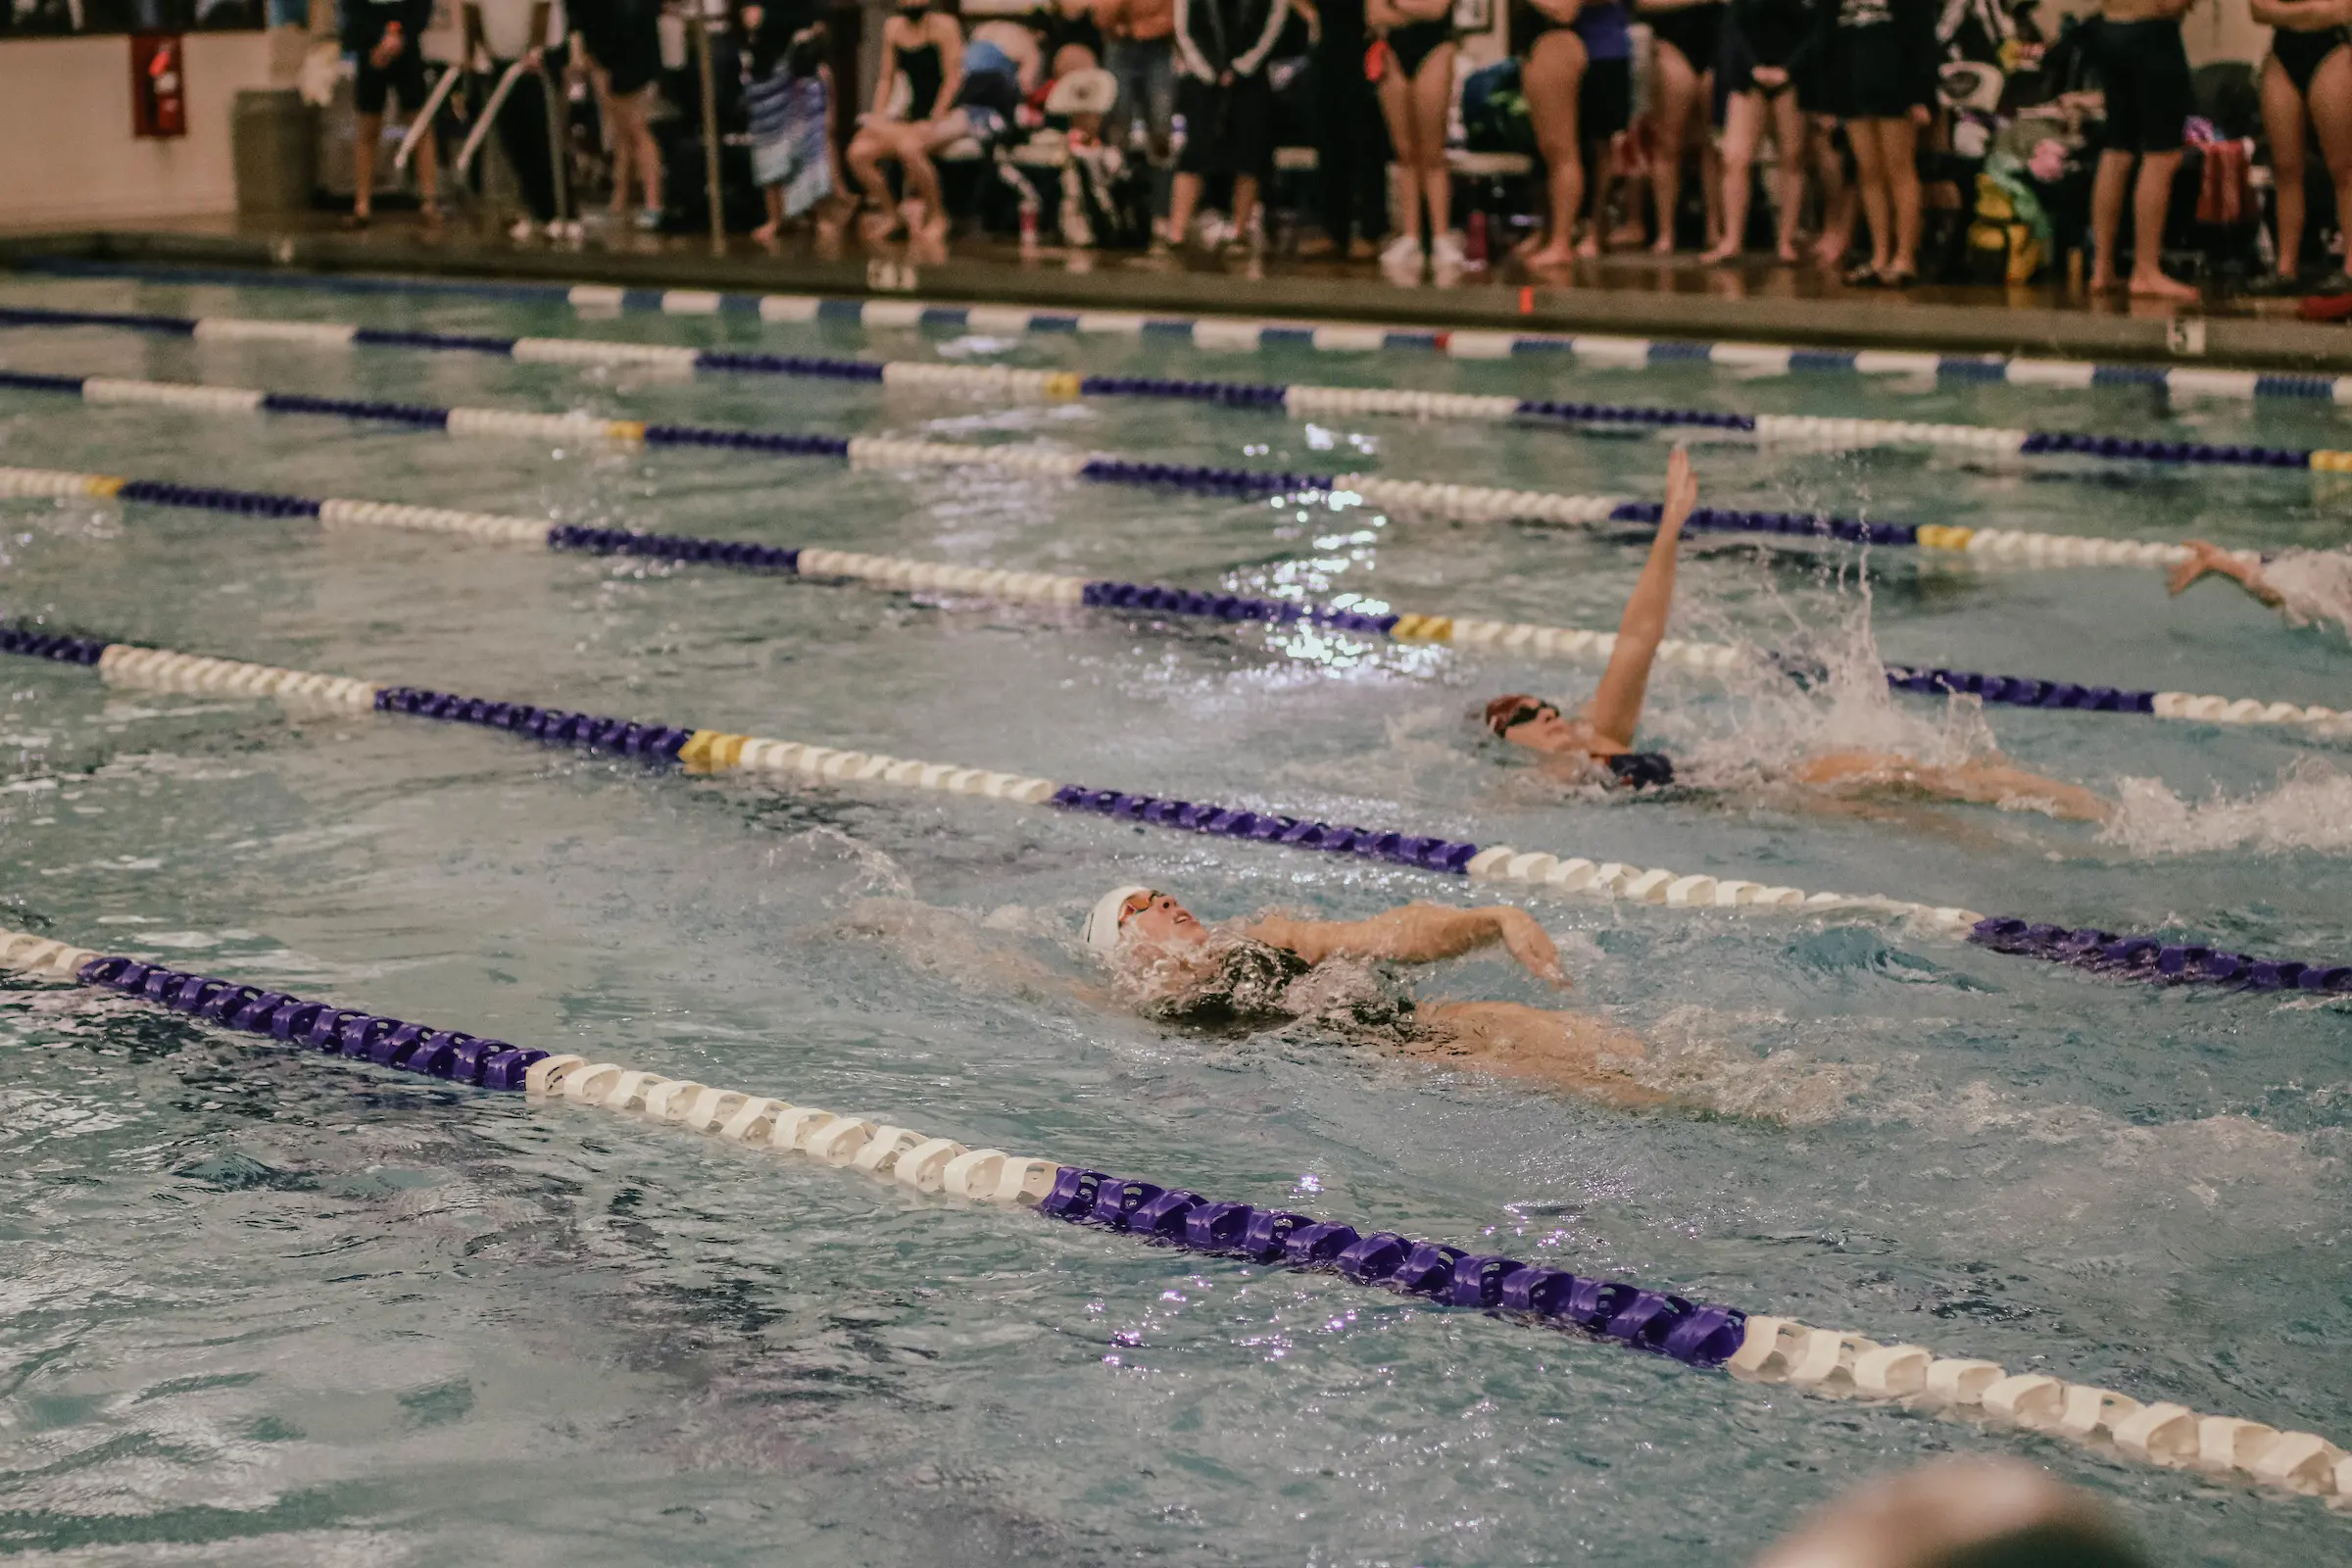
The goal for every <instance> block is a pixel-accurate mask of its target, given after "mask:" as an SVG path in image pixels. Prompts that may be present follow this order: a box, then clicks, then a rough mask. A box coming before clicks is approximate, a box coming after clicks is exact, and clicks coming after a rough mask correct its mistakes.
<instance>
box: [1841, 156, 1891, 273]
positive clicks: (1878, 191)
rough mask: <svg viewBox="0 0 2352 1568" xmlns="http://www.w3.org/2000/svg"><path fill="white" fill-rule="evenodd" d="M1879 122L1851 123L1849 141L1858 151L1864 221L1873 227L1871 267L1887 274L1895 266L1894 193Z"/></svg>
mask: <svg viewBox="0 0 2352 1568" xmlns="http://www.w3.org/2000/svg"><path fill="white" fill-rule="evenodd" d="M1885 123H1886V122H1884V121H1879V120H1849V121H1847V122H1846V123H1845V138H1846V141H1847V142H1848V143H1849V144H1851V146H1852V147H1853V149H1854V170H1855V181H1854V182H1855V184H1857V185H1859V186H1860V187H1861V192H1862V221H1864V222H1865V223H1867V224H1869V226H1870V267H1871V270H1872V271H1875V272H1881V273H1884V272H1885V271H1886V270H1887V268H1888V267H1890V266H1892V265H1893V262H1894V193H1893V191H1892V190H1891V189H1890V188H1889V185H1888V182H1887V158H1886V152H1885V149H1884V148H1883V147H1882V146H1881V144H1880V142H1879V127H1880V126H1881V125H1883V124H1885Z"/></svg>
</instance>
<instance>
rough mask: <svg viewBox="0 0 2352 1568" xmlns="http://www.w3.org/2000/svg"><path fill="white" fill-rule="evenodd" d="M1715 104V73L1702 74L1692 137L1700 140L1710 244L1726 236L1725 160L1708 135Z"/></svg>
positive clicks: (1700, 168) (1694, 101)
mask: <svg viewBox="0 0 2352 1568" xmlns="http://www.w3.org/2000/svg"><path fill="white" fill-rule="evenodd" d="M1714 103H1715V73H1714V72H1712V71H1709V72H1705V73H1701V75H1700V76H1699V78H1698V92H1697V93H1696V94H1695V95H1694V96H1693V98H1692V100H1691V135H1690V139H1691V140H1692V141H1694V142H1696V143H1698V188H1699V191H1700V193H1701V195H1702V196H1704V198H1705V201H1706V209H1707V230H1706V232H1707V239H1706V243H1707V245H1708V246H1710V247H1711V246H1713V245H1714V244H1715V242H1716V241H1717V240H1719V239H1721V238H1722V237H1723V160H1722V159H1721V158H1719V157H1717V156H1716V153H1715V138H1714V137H1713V136H1711V135H1709V134H1708V130H1709V129H1710V128H1711V117H1712V116H1713V114H1714V108H1713V106H1714Z"/></svg>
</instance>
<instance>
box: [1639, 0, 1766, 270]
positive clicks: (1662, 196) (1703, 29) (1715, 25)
mask: <svg viewBox="0 0 2352 1568" xmlns="http://www.w3.org/2000/svg"><path fill="white" fill-rule="evenodd" d="M1635 9H1636V10H1637V11H1639V12H1640V13H1641V18H1642V21H1643V22H1645V23H1647V24H1649V31H1650V36H1651V38H1652V39H1653V40H1654V42H1655V50H1654V53H1653V54H1652V55H1651V58H1650V73H1651V74H1650V81H1651V92H1650V100H1651V102H1652V103H1653V104H1655V105H1656V108H1655V111H1654V113H1653V116H1652V118H1653V120H1654V121H1655V123H1656V124H1657V145H1656V146H1654V147H1652V148H1651V149H1650V153H1649V189H1650V202H1651V206H1652V207H1654V208H1655V209H1656V217H1657V223H1658V230H1657V233H1656V235H1655V236H1654V237H1653V238H1652V239H1651V241H1650V245H1649V248H1650V250H1651V251H1653V252H1655V253H1656V254H1657V255H1660V256H1672V255H1673V254H1674V227H1675V218H1676V216H1677V209H1679V208H1680V207H1681V206H1682V200H1683V157H1684V153H1685V150H1686V149H1687V148H1689V147H1691V145H1693V144H1695V145H1696V146H1697V147H1698V149H1699V152H1700V165H1701V168H1702V170H1703V169H1704V168H1705V167H1706V165H1707V164H1708V162H1709V160H1708V158H1707V156H1706V155H1707V153H1708V150H1709V149H1708V147H1707V125H1708V123H1709V121H1710V120H1711V118H1712V115H1713V99H1714V96H1715V57H1716V56H1717V55H1718V54H1720V53H1721V52H1722V42H1723V38H1722V35H1723V14H1724V11H1725V9H1726V7H1725V5H1724V0H1638V3H1637V5H1636V8H1635ZM1784 145H1786V143H1784ZM1708 194H1709V195H1710V196H1712V195H1713V194H1714V193H1713V192H1712V191H1710V192H1709V193H1708ZM1708 205H1709V207H1710V208H1712V207H1713V206H1714V203H1713V202H1709V203H1708ZM1709 216H1710V217H1712V214H1711V213H1710V215H1709ZM1711 237H1712V236H1710V238H1711Z"/></svg>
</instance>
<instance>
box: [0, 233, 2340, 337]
mask: <svg viewBox="0 0 2352 1568" xmlns="http://www.w3.org/2000/svg"><path fill="white" fill-rule="evenodd" d="M44 260H46V261H76V260H78V261H85V262H98V263H118V264H136V265H145V266H155V267H179V268H208V269H212V268H231V269H256V270H281V271H310V272H353V273H361V272H364V273H375V274H423V275H436V276H448V277H466V278H483V277H500V278H513V279H527V280H533V281H545V282H556V281H562V282H575V283H607V284H618V285H624V286H629V287H641V288H679V289H716V290H731V291H749V292H772V293H793V294H822V295H832V296H842V297H849V296H875V295H890V294H903V295H920V296H921V297H923V298H926V299H935V300H943V301H955V302H985V303H1001V304H1018V305H1030V306H1047V307H1070V308H1075V309H1083V310H1126V311H1138V310H1141V311H1157V312H1168V313H1183V314H1193V315H1228V316H1250V317H1274V318H1283V319H1299V320H1351V321H1365V322H1387V323H1413V324H1420V325H1429V326H1435V327H1438V328H1465V329H1469V328H1479V329H1486V330H1510V331H1520V332H1580V331H1581V332H1602V333H1615V334H1624V335H1628V336H1636V337H1647V338H1666V339H1687V340H1693V341H1707V342H1721V341H1742V342H1763V343H1787V344H1798V345H1807V346H1820V347H1834V348H1848V349H1854V348H1903V349H1933V350H1939V351H1943V352H1946V353H1970V354H1985V353H1990V354H2006V355H2031V356H2040V357H2050V358H2061V359H2070V360H2099V361H2110V362H2113V361H2134V362H2139V363H2145V364H2169V365H2181V366H2207V367H2215V368H2224V367H2227V368H2249V369H2265V370H2282V371H2302V372H2315V371H2337V370H2352V326H2342V325H2326V324H2314V323H2311V322H2306V321H2302V320H2299V319H2296V317H2295V314H2294V308H2295V302H2294V301H2292V300H2259V301H2256V300H2244V299H2230V300H2224V301H2218V302H2209V303H2207V304H2205V305H2203V306H2200V307H2195V308H2191V309H2189V310H2186V311H2180V310H2178V309H2176V308H2175V307H2172V306H2168V305H2158V304H2148V303H2140V302H2127V301H2125V300H2122V299H2096V300H2093V299H2089V298H2087V297H2085V296H2082V295H2081V294H2076V295H2072V296H2070V295H2068V294H2067V293H2066V291H2065V290H2064V289H2062V288H2056V287H2035V288H2026V289H2001V288H1992V287H1972V286H1949V287H1936V288H1913V289H1906V290H1900V291H1890V290H1883V289H1855V288H1847V287H1845V286H1843V285H1842V284H1840V283H1838V281H1836V280H1835V279H1834V278H1831V277H1828V276H1826V275H1825V274H1823V273H1821V272H1819V271H1817V270H1811V269H1803V270H1800V269H1796V268H1785V267H1779V266H1775V265H1773V264H1771V263H1770V262H1769V261H1767V260H1764V259H1762V258H1753V259H1750V260H1749V261H1748V262H1747V263H1745V264H1743V265H1740V266H1737V267H1722V268H1711V267H1702V266H1700V265H1699V264H1698V263H1697V262H1696V261H1695V260H1693V259H1692V258H1690V257H1677V258H1673V259H1671V260H1660V259H1653V258H1651V257H1649V256H1647V255H1645V254H1643V255H1623V256H1610V257H1607V258H1604V259H1602V260H1600V261H1597V262H1588V263H1583V264H1580V265H1579V267H1578V269H1577V270H1576V271H1575V272H1574V273H1573V274H1572V275H1569V276H1566V277H1563V276H1561V275H1559V274H1556V273H1552V274H1546V275H1544V276H1542V277H1538V276H1532V275H1527V274H1524V273H1522V272H1521V271H1520V270H1518V269H1517V268H1516V267H1515V266H1505V267H1502V268H1499V269H1495V270H1493V271H1492V272H1485V273H1477V274H1473V275H1472V277H1471V278H1470V279H1467V280H1465V281H1463V282H1461V283H1458V284H1455V285H1451V286H1447V287H1439V286H1435V285H1422V286H1419V287H1399V286H1397V285H1396V284H1393V283H1391V282H1389V281H1388V280H1387V279H1386V278H1384V277H1383V276H1382V275H1381V273H1380V270H1379V269H1378V268H1377V267H1376V266H1374V265H1373V264H1371V263H1368V262H1362V263H1351V262H1332V261H1302V260H1290V259H1268V260H1264V261H1233V262H1224V263H1220V262H1217V261H1213V260H1209V259H1206V258H1195V257H1184V258H1176V257H1144V256H1140V255H1136V254H1134V253H1103V254H1094V253H1088V252H1064V251H1063V250H1061V249H1060V248H1058V247H1045V248H1041V249H1039V250H1037V251H1035V252H1033V253H1029V254H1024V253H1022V252H1021V251H1020V250H1019V249H1017V248H1016V247H1014V246H1011V245H1005V244H993V243H986V242H982V243H969V242H959V243H958V244H957V245H956V248H955V254H954V255H953V257H952V259H951V260H949V261H948V262H946V263H944V264H940V265H932V266H923V267H919V268H918V267H916V266H914V265H913V264H911V263H910V262H908V261H907V260H906V258H905V256H904V254H903V253H902V252H900V251H898V250H897V249H895V248H879V249H874V248H860V247H859V246H858V245H857V244H855V243H854V242H853V243H852V244H850V245H849V246H848V247H846V248H844V249H842V250H840V251H838V252H836V253H832V254H820V253H819V251H818V250H817V249H816V248H815V247H814V246H813V245H812V244H811V243H810V242H809V240H807V239H805V238H802V239H787V240H785V241H782V242H780V243H778V244H777V245H775V246H772V247H770V246H761V245H759V244H756V243H754V242H753V241H751V240H748V239H744V238H737V239H734V240H732V241H731V242H729V243H728V244H727V245H726V247H725V248H724V249H723V250H719V251H716V252H714V251H713V248H712V246H711V242H710V241H709V240H708V239H704V238H700V237H683V236H675V235H669V236H646V235H639V234H636V233H634V232H628V231H617V232H613V231H608V232H606V233H604V234H600V233H599V232H598V231H597V230H596V229H593V228H592V229H591V230H590V234H589V237H588V238H587V240H586V241H584V242H583V243H581V244H578V245H570V246H562V247H558V246H552V245H548V244H545V243H532V244H522V245H516V244H514V243H511V242H510V241H508V240H507V239H506V238H505V236H504V235H483V234H480V233H477V232H475V231H473V230H472V228H471V227H470V226H469V225H468V224H466V223H464V222H461V221H455V220H453V221H450V222H449V223H447V224H446V225H444V227H443V229H442V230H441V231H440V232H438V233H435V234H428V233H427V232H426V231H424V230H423V229H422V228H421V227H420V226H419V225H418V224H417V221H416V220H415V219H414V218H413V217H412V216H409V215H385V216H384V217H382V218H379V220H378V221H377V222H376V224H375V225H374V226H373V227H371V228H369V229H367V230H365V231H358V232H355V231H350V230H346V229H343V228H341V227H340V226H338V224H337V223H336V221H335V220H334V218H333V217H332V216H331V215H325V214H321V215H318V216H317V217H315V218H314V217H310V216H307V215H306V216H304V217H302V218H299V219H293V220H256V219H251V218H247V219H238V218H221V219H217V220H191V221H173V222H160V223H155V224H149V225H143V226H123V227H90V228H74V229H53V230H24V231H17V232H13V233H0V266H12V265H17V264H20V263H30V264H34V265H38V264H39V263H40V262H42V261H44Z"/></svg>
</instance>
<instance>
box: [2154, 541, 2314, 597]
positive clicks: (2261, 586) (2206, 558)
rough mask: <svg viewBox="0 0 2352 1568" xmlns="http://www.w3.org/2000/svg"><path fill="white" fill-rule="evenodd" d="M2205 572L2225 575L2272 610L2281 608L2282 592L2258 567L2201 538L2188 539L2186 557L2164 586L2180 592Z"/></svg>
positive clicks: (2206, 574)
mask: <svg viewBox="0 0 2352 1568" xmlns="http://www.w3.org/2000/svg"><path fill="white" fill-rule="evenodd" d="M2209 575H2210V576H2215V577H2227V578H2229V580H2230V581H2231V582H2233V583H2236V584H2237V585H2238V586H2239V587H2240V588H2243V589H2244V590H2245V591H2246V592H2247V593H2249V594H2252V595H2253V596H2254V597H2255V598H2256V599H2259V600H2261V601H2262V602H2263V603H2264V604H2266V605H2268V606H2270V607H2271V608H2272V609H2273V610H2280V609H2283V608H2285V605H2286V596H2285V595H2284V594H2281V593H2280V592H2279V591H2278V589H2276V588H2274V587H2272V586H2271V585H2270V584H2269V583H2268V582H2266V581H2265V580H2264V579H2263V575H2262V567H2260V566H2259V565H2256V564H2254V563H2253V562H2251V561H2241V560H2239V559H2238V558H2237V557H2236V556H2234V555H2232V554H2231V553H2230V552H2229V551H2227V550H2224V549H2223V548H2222V547H2221V546H2219V545H2212V544H2207V543H2206V542H2205V541H2204V540H2202V539H2191V540H2189V541H2188V559H2187V560H2186V561H2183V562H2182V563H2180V564H2179V565H2178V566H2175V567H2174V568H2173V571H2172V575H2171V576H2170V577H2168V578H2167V579H2166V580H2165V586H2166V587H2167V588H2170V589H2171V590H2172V591H2173V592H2174V593H2176V594H2179V593H2183V592H2186V591H2187V589H2188V586H2189V585H2190V584H2191V583H2193V582H2196V581H2197V580H2198V579H2199V578H2202V577H2205V576H2209Z"/></svg>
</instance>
